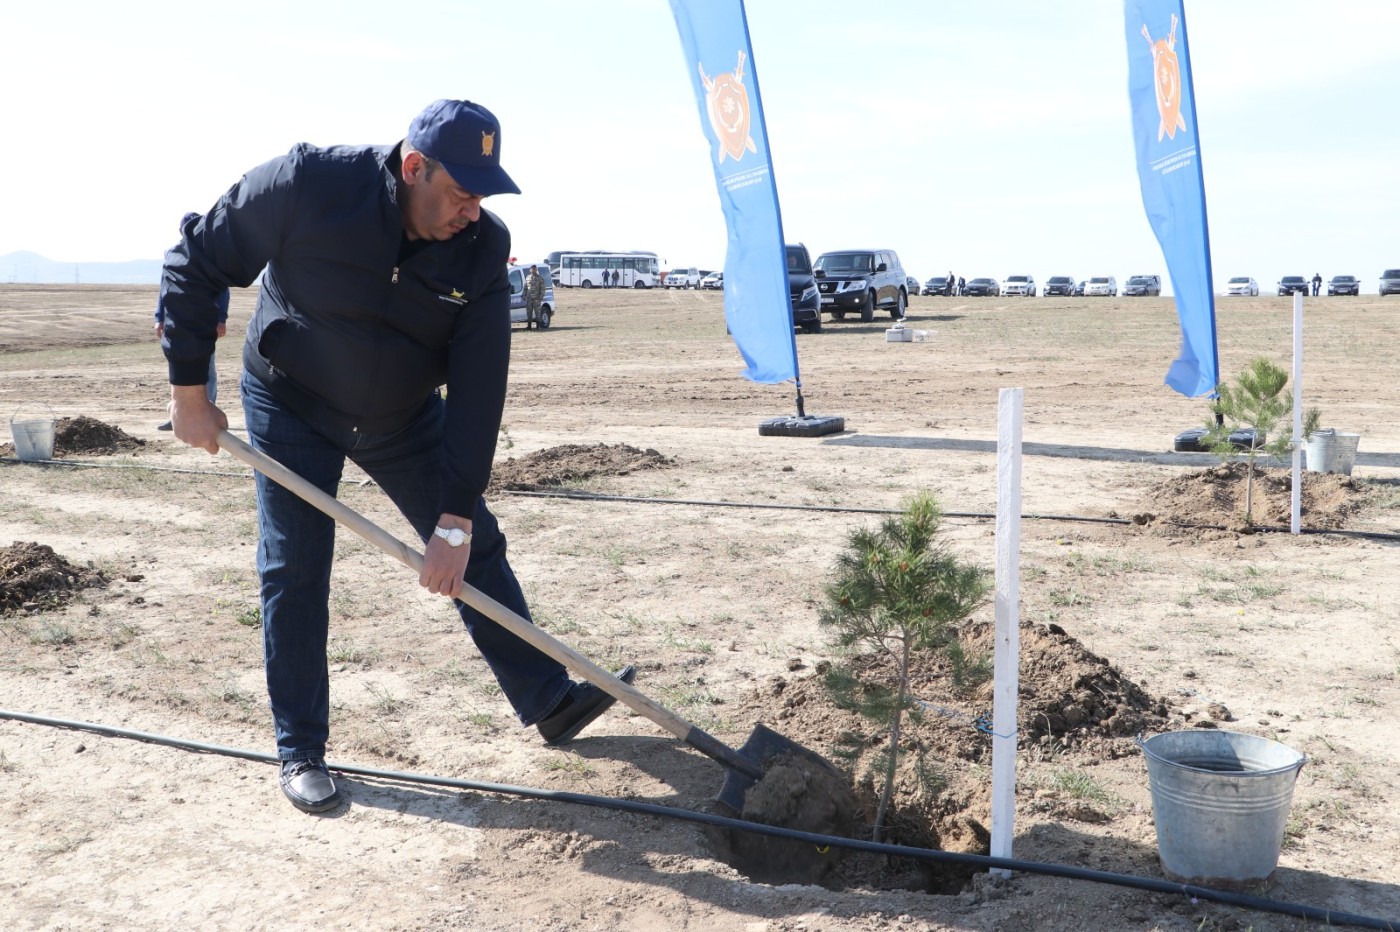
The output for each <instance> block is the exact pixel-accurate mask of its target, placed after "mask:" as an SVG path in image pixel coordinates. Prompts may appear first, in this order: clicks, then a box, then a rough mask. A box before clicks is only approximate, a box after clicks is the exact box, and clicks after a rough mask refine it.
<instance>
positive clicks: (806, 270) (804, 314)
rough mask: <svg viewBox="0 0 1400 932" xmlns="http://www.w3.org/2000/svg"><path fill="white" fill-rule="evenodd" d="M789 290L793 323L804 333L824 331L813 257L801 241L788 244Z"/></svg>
mask: <svg viewBox="0 0 1400 932" xmlns="http://www.w3.org/2000/svg"><path fill="white" fill-rule="evenodd" d="M787 273H788V291H790V292H791V293H792V325H793V326H794V327H801V328H802V330H803V332H804V333H821V332H822V301H821V297H820V296H818V294H817V280H816V279H815V278H814V277H813V276H812V259H811V257H810V256H808V254H807V247H806V246H804V245H802V244H801V243H797V244H796V245H794V244H792V243H789V244H788V246H787Z"/></svg>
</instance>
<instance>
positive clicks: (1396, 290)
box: [1381, 269, 1400, 296]
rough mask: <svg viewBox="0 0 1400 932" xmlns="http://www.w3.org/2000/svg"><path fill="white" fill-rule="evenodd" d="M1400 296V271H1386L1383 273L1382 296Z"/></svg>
mask: <svg viewBox="0 0 1400 932" xmlns="http://www.w3.org/2000/svg"><path fill="white" fill-rule="evenodd" d="M1388 294H1400V269H1386V270H1385V271H1384V272H1382V273H1381V295H1382V296H1385V295H1388Z"/></svg>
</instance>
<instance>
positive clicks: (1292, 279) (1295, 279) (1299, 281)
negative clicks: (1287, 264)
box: [1278, 275, 1308, 295]
mask: <svg viewBox="0 0 1400 932" xmlns="http://www.w3.org/2000/svg"><path fill="white" fill-rule="evenodd" d="M1278 293H1279V294H1280V295H1286V294H1307V293H1308V280H1307V279H1306V278H1304V277H1303V276H1301V275H1285V276H1283V278H1280V279H1279V280H1278Z"/></svg>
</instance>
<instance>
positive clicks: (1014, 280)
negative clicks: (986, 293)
mask: <svg viewBox="0 0 1400 932" xmlns="http://www.w3.org/2000/svg"><path fill="white" fill-rule="evenodd" d="M1001 293H1002V294H1004V295H1013V294H1017V295H1022V296H1024V297H1027V298H1034V297H1035V279H1034V278H1031V277H1030V276H1029V275H1008V276H1006V278H1005V279H1003V280H1002V283H1001Z"/></svg>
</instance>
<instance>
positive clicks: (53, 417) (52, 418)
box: [10, 401, 58, 428]
mask: <svg viewBox="0 0 1400 932" xmlns="http://www.w3.org/2000/svg"><path fill="white" fill-rule="evenodd" d="M35 405H43V406H44V407H45V408H48V411H49V421H50V422H57V421H58V415H57V414H55V413H54V410H53V408H52V407H51V406H50V405H49V404H48V403H47V402H44V401H26V402H25V403H24V404H22V405H20V406H19V407H18V408H15V413H14V414H11V415H10V427H11V428H13V427H14V426H15V418H19V413H20V412H21V411H23V410H24V409H25V408H32V407H34V406H35ZM19 419H20V420H25V419H24V418H19Z"/></svg>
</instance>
